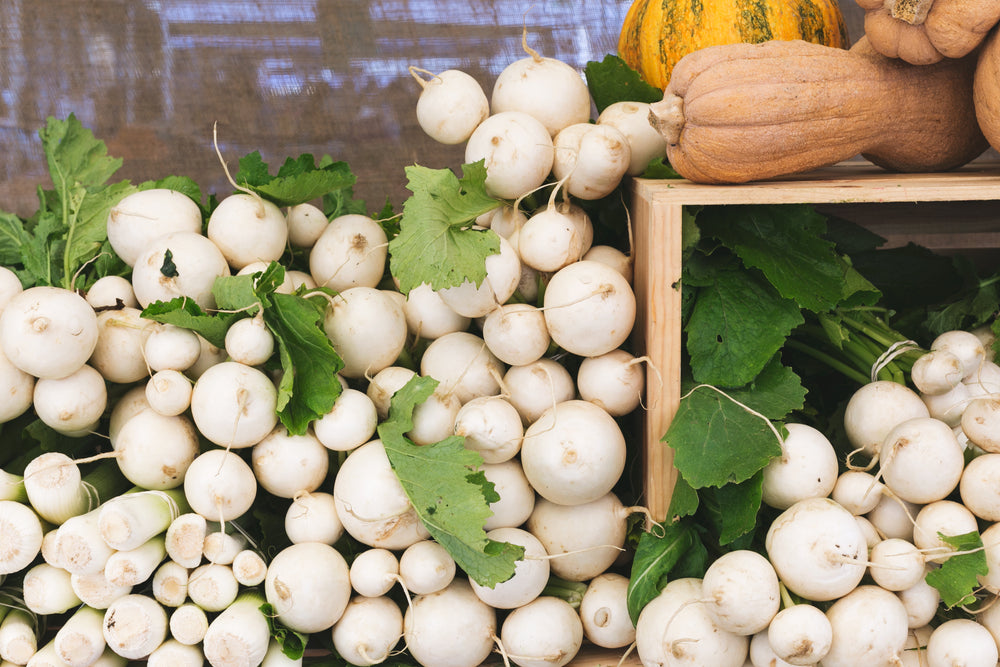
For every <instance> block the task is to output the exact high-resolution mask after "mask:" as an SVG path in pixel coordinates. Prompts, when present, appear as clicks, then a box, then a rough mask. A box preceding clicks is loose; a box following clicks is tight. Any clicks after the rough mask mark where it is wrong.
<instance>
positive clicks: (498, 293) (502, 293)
mask: <svg viewBox="0 0 1000 667" xmlns="http://www.w3.org/2000/svg"><path fill="white" fill-rule="evenodd" d="M484 233H487V234H490V233H492V232H484ZM498 238H499V241H500V250H499V252H497V253H494V254H492V255H488V256H487V257H486V260H485V268H486V277H485V278H483V281H482V282H481V283H479V285H476V284H475V283H473V282H471V281H469V280H465V281H463V282H462V283H461V284H460V285H456V286H454V287H446V288H444V289H440V290H438V294H439V295H440V296H441V300H442V301H444V302H445V304H447V305H448V307H449V308H451V309H452V310H454V311H455V312H456V313H458V314H459V315H461V316H463V317H469V318H475V317H483V316H484V315H486V314H487V313H489V312H490V311H492V310H494V309H495V308H497V307H498V306H501V305H503V304H504V303H506V302H507V300H508V299H510V297H511V296H513V295H514V292H515V291H516V290H517V285H518V282H520V280H521V258H520V257H519V256H518V250H517V249H515V248H514V246H513V245H512V244H511V242H510V241H508V240H507V239H505V238H504V237H502V236H500V237H498Z"/></svg>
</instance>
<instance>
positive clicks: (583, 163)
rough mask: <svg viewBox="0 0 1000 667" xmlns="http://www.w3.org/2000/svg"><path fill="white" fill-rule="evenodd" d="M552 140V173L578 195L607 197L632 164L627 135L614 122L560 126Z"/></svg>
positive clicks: (580, 197) (582, 196)
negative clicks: (553, 155) (610, 123)
mask: <svg viewBox="0 0 1000 667" xmlns="http://www.w3.org/2000/svg"><path fill="white" fill-rule="evenodd" d="M552 144H553V147H554V149H555V160H554V161H553V163H552V174H553V176H555V178H556V179H558V180H560V181H562V182H563V183H564V185H563V187H565V188H566V192H567V193H569V194H570V195H572V196H574V197H578V198H579V199H584V200H594V199H602V198H604V197H607V196H608V195H609V194H611V193H612V192H613V191H614V189H615V188H617V187H618V185H619V184H620V183H621V180H622V177H624V176H625V174H626V173H627V172H628V169H629V167H630V166H631V165H632V148H631V145H630V144H629V141H628V138H627V137H626V136H625V135H624V134H623V133H622V132H621V130H619V129H618V128H616V127H614V126H613V125H607V124H605V125H600V124H594V123H587V122H584V123H575V124H573V125H569V126H567V127H564V128H563V129H562V130H560V131H559V133H558V134H556V135H555V137H553V139H552Z"/></svg>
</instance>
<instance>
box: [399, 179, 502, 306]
mask: <svg viewBox="0 0 1000 667" xmlns="http://www.w3.org/2000/svg"><path fill="white" fill-rule="evenodd" d="M462 169H463V173H462V178H461V179H459V178H457V177H456V176H455V174H454V173H453V172H452V171H451V170H450V169H428V168H426V167H419V166H413V167H407V168H406V175H407V178H408V179H409V183H408V185H407V188H408V189H409V190H410V191H411V192H413V194H412V195H411V196H410V197H409V198H408V199H407V200H406V202H405V203H404V204H403V217H402V220H400V231H399V235H398V236H397V237H396V238H394V239H392V240H391V241H390V242H389V254H390V263H389V266H390V269H391V271H392V275H393V276H394V277H395V278H396V279H397V280H398V281H399V289H400V291H401V292H402V293H403V294H408V293H409V291H410V290H411V289H413V288H414V287H419V286H420V284H421V283H427V284H429V285H431V286H432V287H433V288H434V289H442V288H445V287H454V286H457V285H461V284H462V283H463V282H465V281H466V280H468V281H470V282H472V283H475V284H476V285H480V284H481V283H482V282H483V279H484V278H485V277H486V258H487V257H488V256H490V255H494V254H496V253H498V252H500V238H499V237H498V236H497V235H496V233H494V232H492V231H490V230H487V229H472V225H473V223H474V222H475V220H476V218H478V217H479V216H480V215H482V214H483V213H486V212H487V211H491V210H493V209H494V208H496V207H498V206H499V205H500V202H499V201H498V200H496V199H494V198H492V197H490V196H489V195H488V194H487V193H486V186H485V183H486V168H485V166H484V164H483V161H482V160H480V161H479V162H475V163H473V164H466V165H464V166H463V167H462Z"/></svg>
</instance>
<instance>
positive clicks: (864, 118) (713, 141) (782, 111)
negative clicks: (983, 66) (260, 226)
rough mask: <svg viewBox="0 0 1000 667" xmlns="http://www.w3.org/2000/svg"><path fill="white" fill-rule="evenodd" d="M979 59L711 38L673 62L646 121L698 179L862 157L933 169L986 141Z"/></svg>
mask: <svg viewBox="0 0 1000 667" xmlns="http://www.w3.org/2000/svg"><path fill="white" fill-rule="evenodd" d="M974 68H975V58H974V57H972V56H969V57H966V58H964V59H954V60H945V61H942V62H940V63H937V64H934V65H927V66H916V65H910V64H908V63H906V62H903V61H901V60H897V59H891V58H886V57H885V56H882V55H880V54H878V53H876V52H875V51H874V50H872V48H871V47H870V45H869V44H868V43H867V40H866V39H865V38H864V37H862V38H861V39H860V40H859V41H858V42H857V43H856V44H855V45H854V47H852V48H851V50H850V51H845V50H843V49H836V48H832V47H828V46H821V45H818V44H812V43H808V42H803V41H785V42H783V41H773V42H765V43H763V44H729V45H724V46H713V47H708V48H706V49H702V50H700V51H695V52H694V53H691V54H689V55H687V56H685V57H684V58H682V59H681V60H680V62H678V64H677V66H676V67H675V68H674V71H673V76H672V77H671V80H670V84H669V85H668V86H667V89H666V91H665V92H664V97H663V100H662V101H660V102H656V103H655V104H653V105H651V112H650V122H652V123H653V124H654V125H655V126H656V127H657V128H658V129H659V130H660V132H661V133H662V134H663V136H664V138H665V139H666V141H667V157H668V159H669V160H670V164H671V165H672V166H673V167H674V169H676V170H677V171H678V172H679V173H680V174H681V175H682V176H684V177H685V178H687V179H689V180H691V181H695V182H701V183H743V182H746V181H751V180H758V179H765V178H773V177H776V176H785V175H790V174H796V173H799V172H803V171H809V170H812V169H816V168H819V167H823V166H827V165H830V164H834V163H837V162H840V161H842V160H846V159H850V158H852V157H854V156H856V155H858V154H862V155H864V156H865V157H866V158H868V159H869V160H871V161H872V162H873V163H875V164H877V165H879V166H881V167H884V168H885V169H888V170H893V171H909V172H923V171H941V170H947V169H952V168H954V167H958V166H960V165H962V164H965V163H966V162H968V161H970V160H972V159H973V158H975V157H976V156H978V155H979V154H980V153H982V152H983V151H984V150H985V149H986V147H987V143H986V139H985V138H984V137H983V134H982V132H981V131H980V130H979V126H978V125H977V123H976V117H975V110H974V108H973V103H972V77H973V72H974Z"/></svg>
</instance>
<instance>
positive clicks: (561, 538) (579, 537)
mask: <svg viewBox="0 0 1000 667" xmlns="http://www.w3.org/2000/svg"><path fill="white" fill-rule="evenodd" d="M630 513H631V510H630V509H629V508H626V507H625V506H623V505H622V503H621V501H620V500H619V499H618V496H616V495H615V494H614V493H611V492H609V493H607V494H605V495H604V496H602V497H601V498H598V499H597V500H594V501H592V502H589V503H583V504H580V505H557V504H556V503H553V502H551V501H548V500H546V499H544V498H538V499H537V500H536V501H535V507H534V509H533V510H532V512H531V516H529V517H528V521H527V523H526V524H525V527H526V528H527V529H528V531H530V532H531V534H532V535H534V536H535V537H537V538H538V540H539V541H540V542H541V543H542V544H543V545H544V546H545V551H546V552H548V554H549V555H550V556H552V558H551V559H550V562H549V567H550V569H551V570H552V573H553V574H555V575H556V576H558V577H562V578H563V579H568V580H570V581H588V580H589V579H592V578H594V577H596V576H597V575H599V574H601V573H602V572H604V571H605V570H607V569H608V568H609V567H611V565H612V564H613V563H614V562H615V560H616V559H617V558H618V555H619V553H620V552H621V550H622V548H623V547H624V545H625V535H626V532H627V518H628V515H629V514H630ZM581 526H586V527H587V529H586V530H581V529H580V527H581Z"/></svg>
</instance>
